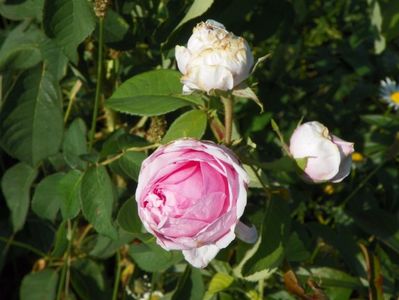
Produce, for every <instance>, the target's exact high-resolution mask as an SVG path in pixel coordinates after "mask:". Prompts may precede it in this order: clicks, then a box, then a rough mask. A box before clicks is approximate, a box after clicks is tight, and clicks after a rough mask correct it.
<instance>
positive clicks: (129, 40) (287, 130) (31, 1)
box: [0, 0, 399, 300]
mask: <svg viewBox="0 0 399 300" xmlns="http://www.w3.org/2000/svg"><path fill="white" fill-rule="evenodd" d="M95 2H102V1H88V0H5V1H1V2H0V16H1V18H2V23H1V25H0V174H1V193H0V295H1V296H0V298H1V299H3V298H4V299H17V298H20V299H22V300H35V299H40V300H46V299H48V300H50V299H57V300H59V299H87V300H92V299H99V300H101V299H107V300H108V299H112V300H116V299H128V298H132V299H133V298H135V299H147V298H149V296H150V294H151V293H152V299H157V297H158V296H159V294H162V295H163V296H162V297H164V298H165V299H191V300H199V299H209V300H210V299H253V300H255V299H263V298H267V299H295V297H300V298H302V299H332V300H334V299H336V300H345V299H354V298H356V299H366V298H370V299H372V300H380V299H391V298H392V299H393V298H395V297H397V295H398V294H399V279H398V278H399V271H398V270H399V268H398V266H399V258H398V257H399V256H398V254H399V232H398V228H399V224H398V218H397V216H398V214H399V201H398V199H399V180H398V178H399V169H398V162H399V161H398V153H399V135H398V132H399V117H398V110H397V103H396V106H395V105H394V104H395V102H394V101H393V102H392V103H391V104H392V105H391V106H388V105H387V103H386V102H384V101H381V100H382V99H381V95H380V91H379V89H380V81H381V80H383V79H385V78H391V79H393V80H396V81H398V80H399V54H398V51H397V50H398V47H399V42H398V38H399V4H398V1H397V0H368V1H355V0H337V1H332V0H326V1H321V0H316V1H306V0H295V1H279V0H252V1H239V0H234V1H225V0H206V1H205V0H190V1H189V0H173V1H161V0H151V1H133V0H125V1H120V0H114V1H109V2H112V3H111V4H110V6H109V7H108V8H107V9H106V15H105V18H104V23H103V25H104V27H103V29H104V32H103V33H104V45H100V38H99V35H100V31H101V30H102V26H99V25H100V22H99V19H98V17H97V16H96V15H95V13H94V9H93V7H94V5H95ZM97 4H99V3H97ZM207 19H214V20H216V21H218V22H221V23H223V24H224V25H225V26H226V28H227V29H228V30H229V31H230V30H231V31H232V32H234V33H235V34H236V35H237V36H243V37H244V38H245V39H246V40H247V41H248V44H249V45H250V47H251V49H252V52H253V54H254V57H255V62H256V61H257V60H258V59H260V62H261V63H259V64H256V67H254V68H253V70H252V74H251V76H250V78H249V79H248V80H247V83H245V84H244V83H243V84H242V85H239V86H237V87H235V89H234V92H232V95H233V96H234V97H235V98H234V122H233V137H234V138H233V142H232V143H231V144H230V145H228V147H229V148H231V150H232V151H234V152H235V153H236V154H237V156H238V157H239V159H240V160H241V161H242V163H243V164H244V167H245V169H246V170H247V172H248V174H249V177H250V182H249V185H248V199H247V206H246V208H245V212H244V215H243V217H242V218H241V221H242V222H244V223H246V224H248V225H250V224H254V226H255V227H256V228H257V230H258V234H259V238H258V239H257V241H256V243H254V244H246V243H243V242H241V241H239V240H238V239H236V240H235V241H234V242H232V243H231V244H230V245H229V246H228V247H226V248H224V249H222V250H221V251H220V252H219V254H218V255H217V257H216V258H215V259H214V260H213V261H212V262H211V263H210V265H209V266H208V267H207V268H205V269H196V268H194V267H192V266H190V265H188V264H187V263H186V261H185V260H184V257H183V255H182V253H181V251H179V250H172V251H166V250H164V249H163V248H162V247H161V246H159V245H158V244H157V242H156V238H155V237H153V236H152V235H151V234H149V233H148V232H147V229H146V228H145V227H144V226H143V224H142V223H141V221H140V218H139V214H138V208H137V202H136V200H135V199H134V195H135V190H136V188H137V181H138V176H139V173H140V168H141V166H142V163H143V161H144V160H145V159H146V158H147V157H148V156H149V155H150V154H151V153H152V152H153V151H154V150H155V149H156V148H157V147H159V146H162V145H165V144H168V143H170V142H172V141H174V140H175V139H178V138H195V139H203V140H212V141H217V142H219V143H223V141H222V140H223V136H224V134H225V126H224V124H223V120H224V110H223V104H222V102H221V101H220V100H221V99H220V98H219V96H220V95H223V96H226V94H224V93H219V92H215V93H214V92H211V93H209V94H206V93H200V92H195V93H193V94H191V95H184V94H183V93H182V82H181V73H180V72H179V71H178V67H177V65H176V62H175V58H174V47H175V46H176V45H185V44H186V43H187V40H188V38H189V37H190V34H191V32H192V28H193V26H195V24H196V23H198V22H201V21H205V20H207ZM100 48H102V49H103V50H104V56H103V57H102V58H100V59H99V57H98V55H99V49H100ZM266 58H267V59H266ZM98 66H103V67H104V73H103V74H102V78H101V79H102V80H100V77H99V76H98V74H97V68H98ZM100 82H102V84H100ZM96 88H98V90H99V92H100V102H99V109H98V117H97V119H95V120H94V121H95V124H94V125H95V128H94V129H95V130H94V131H95V132H94V143H91V142H89V137H88V126H89V124H90V122H91V119H92V116H93V109H94V98H95V91H96ZM388 97H389V95H388ZM386 101H389V100H386ZM263 109H264V111H263ZM313 120H317V121H320V122H321V123H323V124H325V125H326V126H327V127H328V128H329V129H330V132H331V133H332V134H334V135H336V136H339V137H342V138H343V139H345V140H347V141H353V142H354V143H355V150H356V153H355V154H354V155H353V157H352V158H353V164H352V171H351V174H350V176H348V177H347V178H346V179H345V180H344V181H342V182H340V183H335V184H330V183H323V184H320V185H311V184H309V183H306V182H304V181H303V180H302V177H301V173H302V172H303V170H304V169H305V168H306V165H307V163H308V158H304V159H297V160H294V159H293V158H292V157H291V155H290V154H289V141H290V135H291V133H292V132H293V130H294V129H295V128H296V127H297V125H298V124H299V123H301V122H307V121H313ZM294 295H295V296H294ZM159 297H161V296H159Z"/></svg>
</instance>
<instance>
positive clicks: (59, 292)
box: [56, 220, 75, 300]
mask: <svg viewBox="0 0 399 300" xmlns="http://www.w3.org/2000/svg"><path fill="white" fill-rule="evenodd" d="M74 229H75V226H73V228H72V225H71V221H70V220H68V231H67V241H68V246H67V250H66V252H65V253H64V265H63V266H62V270H61V278H60V281H59V285H58V290H57V298H56V299H57V300H61V299H64V298H65V299H66V298H67V295H68V282H69V279H68V280H65V279H66V277H67V272H69V266H70V262H71V260H70V254H71V249H72V240H73V231H74ZM68 277H69V276H68ZM64 288H65V290H64V297H62V291H63V289H64Z"/></svg>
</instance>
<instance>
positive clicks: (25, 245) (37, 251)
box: [0, 236, 47, 257]
mask: <svg viewBox="0 0 399 300" xmlns="http://www.w3.org/2000/svg"><path fill="white" fill-rule="evenodd" d="M0 241H3V242H4V243H6V244H10V245H13V246H17V247H20V248H23V249H26V250H29V251H31V252H32V253H35V254H36V255H38V256H41V257H46V256H47V254H46V253H44V252H42V251H40V250H39V249H36V248H35V247H32V246H31V245H28V244H25V243H22V242H17V241H13V240H12V238H10V239H8V238H5V237H2V236H0Z"/></svg>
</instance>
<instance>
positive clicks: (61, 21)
mask: <svg viewBox="0 0 399 300" xmlns="http://www.w3.org/2000/svg"><path fill="white" fill-rule="evenodd" d="M90 4H91V3H90V2H89V1H86V0H69V1H64V0H45V2H44V10H43V24H44V29H45V32H46V34H47V36H48V37H50V38H51V39H53V40H54V41H55V42H56V44H57V45H58V46H60V47H61V48H62V49H63V51H64V53H65V55H66V56H67V57H69V59H71V60H72V61H73V62H74V63H77V52H76V49H77V47H78V45H79V44H80V43H81V42H83V41H84V40H85V39H86V38H87V37H88V36H89V35H90V34H91V33H92V32H93V30H94V27H95V17H94V11H93V7H92V6H91V5H90Z"/></svg>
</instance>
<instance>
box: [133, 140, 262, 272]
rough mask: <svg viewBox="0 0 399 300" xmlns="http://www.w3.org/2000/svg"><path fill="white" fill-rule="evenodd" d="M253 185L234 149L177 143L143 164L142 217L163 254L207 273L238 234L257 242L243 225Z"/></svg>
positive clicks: (253, 232) (138, 196)
mask: <svg viewBox="0 0 399 300" xmlns="http://www.w3.org/2000/svg"><path fill="white" fill-rule="evenodd" d="M247 184H248V175H247V173H246V171H245V170H244V169H243V168H242V167H241V165H240V163H239V161H238V160H237V158H236V157H235V155H234V154H233V153H232V152H231V151H230V150H229V149H228V148H226V147H224V146H219V145H216V144H215V143H213V142H209V141H206V142H205V141H196V140H192V139H182V140H177V141H174V142H172V143H170V144H168V145H165V146H162V147H160V148H158V149H157V150H156V151H155V152H154V153H153V154H152V155H151V156H149V157H148V158H147V159H146V160H145V161H144V162H143V164H142V166H141V171H140V175H139V179H138V186H137V190H136V201H137V203H138V212H139V216H140V218H141V220H142V222H143V224H144V226H145V228H146V229H147V230H148V231H149V232H150V233H152V234H153V235H155V236H156V238H157V243H158V244H159V245H160V246H161V247H162V248H164V249H166V250H182V251H183V255H184V257H185V259H186V260H187V261H188V262H189V263H190V264H192V265H193V266H195V267H198V268H203V267H206V266H207V265H208V263H209V262H210V261H211V260H212V259H213V258H214V257H215V256H216V254H217V253H218V252H219V250H220V249H222V248H225V247H227V246H228V245H229V244H230V243H231V242H232V241H233V240H234V238H235V236H236V234H235V233H237V234H241V235H242V237H243V239H244V240H246V241H248V242H254V241H255V240H256V230H254V228H252V229H250V228H248V227H246V226H245V225H244V224H242V223H240V224H239V225H238V223H239V218H240V217H241V216H242V214H243V212H244V208H245V205H246V203H247V190H246V188H247ZM237 225H238V226H237Z"/></svg>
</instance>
